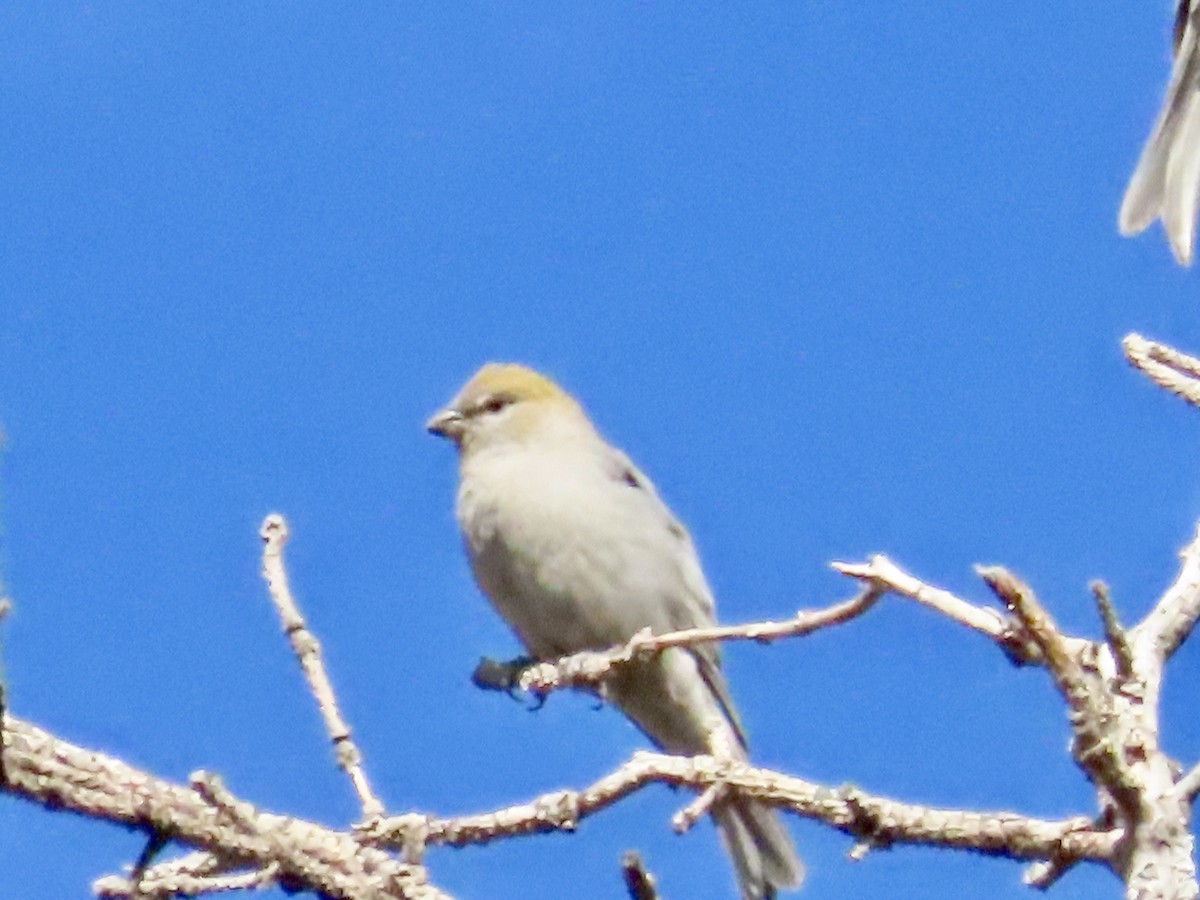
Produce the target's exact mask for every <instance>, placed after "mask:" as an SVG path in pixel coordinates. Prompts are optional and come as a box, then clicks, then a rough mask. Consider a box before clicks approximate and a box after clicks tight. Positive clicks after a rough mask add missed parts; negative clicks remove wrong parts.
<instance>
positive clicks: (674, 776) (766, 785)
mask: <svg viewBox="0 0 1200 900" xmlns="http://www.w3.org/2000/svg"><path fill="white" fill-rule="evenodd" d="M653 783H662V784H670V785H674V786H677V787H688V788H692V789H694V790H696V791H704V790H706V789H707V788H710V787H713V786H718V785H719V786H722V787H724V788H725V789H726V790H732V791H736V792H739V793H744V794H747V795H749V796H752V797H754V798H756V799H759V800H762V801H764V802H766V803H769V804H771V805H772V806H775V807H778V808H779V809H782V810H787V811H790V812H793V813H796V814H797V815H800V816H803V817H805V818H809V819H815V820H817V821H821V822H824V823H826V824H827V825H830V826H832V827H834V828H836V829H838V830H839V831H842V832H844V833H845V834H847V835H849V836H851V837H853V838H855V839H856V840H859V841H864V842H868V843H870V844H871V845H872V846H876V847H879V846H888V845H893V844H920V845H924V846H931V847H946V848H955V849H959V850H972V851H975V852H978V853H985V854H990V855H1001V856H1009V857H1014V858H1017V859H1043V858H1047V857H1054V858H1062V859H1075V860H1091V861H1098V862H1107V861H1108V860H1109V859H1111V857H1112V855H1113V852H1114V848H1115V847H1116V845H1117V843H1118V841H1119V840H1120V837H1121V834H1120V832H1119V831H1112V830H1103V829H1097V828H1096V827H1095V826H1094V824H1093V823H1092V822H1091V821H1090V820H1088V819H1085V818H1077V819H1068V820H1062V821H1047V820H1043V819H1036V818H1032V817H1029V816H1023V815H1019V814H1017V813H1009V812H969V811H964V810H952V809H937V808H933V807H928V806H922V805H919V804H912V803H901V802H899V801H896V800H890V799H887V798H884V797H879V796H876V795H872V794H867V793H864V792H862V791H859V790H858V789H856V788H853V787H843V788H837V789H834V788H830V787H828V786H825V785H820V784H814V783H813V782H810V781H805V780H804V779H801V778H796V777H793V776H790V775H783V774H780V773H778V772H773V771H771V770H769V769H761V768H757V767H755V766H751V765H747V764H745V763H741V762H737V761H732V760H721V759H717V758H716V757H711V756H697V757H690V758H689V757H682V756H670V755H667V754H662V753H637V754H634V756H633V758H632V759H630V760H629V762H627V763H625V764H624V765H623V766H621V767H620V768H619V769H617V770H616V771H615V772H613V773H612V774H610V775H607V776H605V777H604V778H601V779H600V780H598V781H596V782H594V783H593V784H591V785H588V786H587V787H585V788H582V789H581V790H578V791H555V792H552V793H549V794H543V795H541V796H539V797H537V798H535V799H534V800H532V801H531V802H529V803H523V804H520V805H517V806H511V807H507V808H505V809H501V810H495V811H493V812H487V813H482V814H479V815H472V816H458V817H454V818H437V817H433V816H429V817H424V816H414V815H405V816H400V817H396V818H394V819H381V820H377V821H376V822H374V823H370V824H369V825H367V826H366V827H365V829H364V834H365V835H366V836H367V837H369V838H371V839H372V840H377V841H379V842H381V844H382V845H384V846H389V847H392V848H395V849H399V848H400V847H402V846H404V845H405V843H406V842H407V841H410V840H411V839H412V834H413V832H414V831H419V832H420V833H421V835H422V838H423V840H424V841H425V842H427V843H430V844H443V845H449V846H455V847H460V846H464V845H467V844H481V843H486V842H488V841H492V840H496V839H498V838H502V837H511V836H514V835H527V834H542V833H546V832H551V831H573V830H574V829H575V827H576V826H577V825H578V823H579V821H580V820H581V819H583V818H586V817H587V816H589V815H594V814H595V813H597V812H600V811H601V810H603V809H605V808H607V807H609V806H611V805H613V804H614V803H616V802H618V801H619V800H621V799H622V798H624V797H626V796H628V795H629V794H631V793H633V792H634V791H637V790H640V789H641V788H643V787H645V786H646V785H648V784H653Z"/></svg>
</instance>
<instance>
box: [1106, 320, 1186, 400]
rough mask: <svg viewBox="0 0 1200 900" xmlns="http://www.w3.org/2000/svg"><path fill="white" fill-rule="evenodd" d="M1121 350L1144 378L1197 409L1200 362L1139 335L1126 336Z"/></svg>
mask: <svg viewBox="0 0 1200 900" xmlns="http://www.w3.org/2000/svg"><path fill="white" fill-rule="evenodd" d="M1121 346H1122V348H1124V350H1125V358H1126V359H1128V360H1129V362H1130V364H1132V365H1133V366H1135V367H1136V368H1138V369H1140V370H1141V371H1142V372H1143V373H1145V375H1146V377H1147V378H1149V379H1150V380H1151V381H1153V382H1154V383H1155V384H1157V385H1158V386H1159V387H1161V388H1163V389H1165V390H1168V391H1170V392H1171V393H1172V394H1174V395H1175V396H1177V397H1179V398H1181V399H1183V400H1184V401H1186V402H1187V403H1189V404H1191V405H1192V406H1200V360H1198V359H1196V357H1194V356H1189V355H1188V354H1186V353H1181V352H1180V351H1178V350H1176V349H1175V348H1174V347H1169V346H1167V345H1166V344H1161V343H1159V342H1158V341H1152V340H1149V339H1147V338H1144V337H1142V336H1141V335H1140V334H1128V335H1126V336H1125V338H1124V340H1122V341H1121Z"/></svg>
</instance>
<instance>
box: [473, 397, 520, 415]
mask: <svg viewBox="0 0 1200 900" xmlns="http://www.w3.org/2000/svg"><path fill="white" fill-rule="evenodd" d="M512 402H513V398H512V397H510V396H508V395H507V394H493V395H492V396H490V397H488V398H487V399H486V400H484V401H483V402H482V403H481V404H479V409H480V410H481V411H482V412H485V413H498V412H500V410H502V409H504V407H506V406H509V405H510V404H511V403H512Z"/></svg>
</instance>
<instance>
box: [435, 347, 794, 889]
mask: <svg viewBox="0 0 1200 900" xmlns="http://www.w3.org/2000/svg"><path fill="white" fill-rule="evenodd" d="M426 428H427V429H428V431H430V432H431V433H432V434H435V435H437V436H440V437H442V438H446V439H448V440H449V441H450V442H451V443H452V444H454V446H455V447H456V448H457V451H458V463H459V482H458V491H457V499H456V503H455V513H456V517H457V519H458V524H459V527H460V529H461V531H462V537H463V544H464V547H465V549H466V554H467V557H468V560H469V563H470V567H471V570H472V572H473V574H474V576H475V580H476V582H477V584H478V586H479V588H480V589H481V591H482V592H483V594H484V595H486V597H487V599H488V600H489V601H490V602H491V604H492V606H493V607H494V608H495V610H496V612H498V613H499V614H500V616H501V618H503V619H504V620H505V622H506V623H507V624H508V626H509V627H510V628H511V630H512V631H513V632H515V634H516V636H517V638H518V639H519V640H520V642H521V643H522V644H523V645H524V647H525V649H526V650H527V651H528V653H529V654H530V655H531V656H532V657H533V658H534V659H535V660H551V659H557V658H559V657H562V656H566V655H569V654H572V653H578V652H582V651H587V650H593V651H594V650H606V649H609V648H611V647H614V646H617V645H619V644H622V643H624V642H626V641H628V640H629V639H630V638H631V637H633V636H634V635H635V634H637V633H638V632H640V631H642V630H643V629H646V628H650V629H651V630H652V631H653V632H654V633H655V634H662V633H666V632H669V631H676V630H680V629H687V628H697V627H703V626H710V625H713V624H715V621H716V619H715V610H714V602H713V595H712V591H711V590H710V589H709V586H708V583H707V581H706V579H705V577H704V572H703V571H702V569H701V566H700V560H699V557H698V555H697V553H696V549H695V547H694V545H693V543H692V540H691V537H690V536H689V534H688V532H687V531H686V530H685V529H684V527H683V526H682V525H681V524H680V523H679V521H678V520H677V519H676V518H675V516H674V515H673V514H672V513H671V511H670V509H668V508H667V506H666V504H665V503H664V502H663V501H662V500H661V499H660V498H659V495H658V492H657V491H656V490H655V488H654V485H653V484H652V483H651V482H650V480H649V479H648V478H647V477H646V476H645V475H644V474H643V473H642V472H641V471H640V470H639V469H638V468H637V467H636V466H635V465H634V464H633V462H631V461H630V459H629V457H628V456H627V455H626V454H625V453H624V452H622V451H621V450H619V449H617V448H616V447H614V446H612V445H611V444H609V443H608V442H607V441H606V440H605V439H604V438H603V437H602V436H601V434H600V432H599V431H598V430H597V429H596V427H595V426H594V425H593V424H592V422H591V420H590V419H589V418H588V416H587V414H586V412H584V409H583V407H582V406H581V405H580V404H579V402H578V401H576V400H575V399H574V398H573V397H572V396H571V395H570V394H568V393H567V392H566V391H565V390H563V389H562V388H561V387H559V386H558V385H557V384H556V383H555V382H554V381H552V380H551V379H550V378H548V377H547V376H545V375H542V374H540V373H539V372H536V371H534V370H533V369H531V368H528V367H526V366H523V365H519V364H516V363H488V364H486V365H484V366H483V367H482V368H481V369H479V371H478V372H476V373H475V374H474V375H473V376H472V377H471V378H470V379H469V380H468V381H467V383H466V384H465V385H464V386H463V387H462V388H461V389H460V390H459V392H458V394H457V395H456V396H455V397H454V398H453V399H452V400H451V401H450V403H449V404H448V405H447V406H446V407H445V408H443V409H442V410H440V411H439V412H437V413H435V414H434V415H433V417H432V418H430V420H429V421H428V423H427V424H426ZM604 696H605V698H606V699H607V700H609V701H611V702H612V703H614V704H615V705H616V706H617V707H618V708H619V709H620V710H621V711H622V712H623V713H624V714H625V716H627V717H628V718H629V719H630V720H632V722H633V723H634V724H635V725H636V726H637V727H638V728H639V729H640V730H641V731H642V732H643V733H644V734H645V735H646V736H647V737H648V738H649V739H650V740H651V741H652V742H653V743H654V744H655V745H657V746H658V747H659V748H661V749H662V750H663V751H665V752H667V753H672V754H679V755H687V756H694V755H698V754H713V755H716V756H719V757H721V758H725V759H734V760H739V761H742V760H746V759H747V745H746V735H745V731H744V730H743V728H742V724H741V721H740V720H739V718H738V714H737V712H736V711H735V709H734V706H733V701H732V699H731V697H730V695H729V690H728V688H727V686H726V683H725V679H724V677H723V675H722V673H721V665H720V658H719V654H718V650H717V647H716V644H714V643H701V644H696V645H693V646H688V647H670V648H667V649H666V650H664V651H662V652H661V653H660V654H658V655H656V656H654V657H652V658H650V659H645V660H636V661H634V662H632V663H631V664H629V665H624V666H621V667H620V668H619V669H618V670H617V672H616V674H615V675H614V676H613V678H612V679H611V681H610V682H608V683H607V684H606V685H605V689H604ZM711 813H712V817H713V819H714V821H715V824H716V827H717V831H718V833H719V835H720V837H721V841H722V843H723V845H724V846H725V849H726V851H727V853H728V854H729V856H730V857H731V859H732V861H733V865H734V870H735V874H736V877H737V882H738V886H739V890H740V894H741V897H742V898H743V900H771V898H774V897H775V896H776V894H777V893H778V892H779V891H781V890H786V889H791V888H795V887H799V885H800V882H801V880H802V878H803V875H804V868H803V865H802V863H801V862H800V859H799V857H798V856H797V855H796V851H795V848H794V847H793V845H792V842H791V839H790V837H789V836H788V833H787V831H786V829H785V828H784V826H783V823H782V821H781V820H780V819H779V817H778V815H777V814H776V813H775V812H774V811H773V810H772V809H771V808H770V807H769V806H767V805H765V804H763V803H761V802H759V801H756V800H753V799H750V798H747V797H744V796H737V795H736V794H733V793H727V794H724V795H721V796H718V799H717V801H716V802H715V803H714V804H713V807H712V810H711Z"/></svg>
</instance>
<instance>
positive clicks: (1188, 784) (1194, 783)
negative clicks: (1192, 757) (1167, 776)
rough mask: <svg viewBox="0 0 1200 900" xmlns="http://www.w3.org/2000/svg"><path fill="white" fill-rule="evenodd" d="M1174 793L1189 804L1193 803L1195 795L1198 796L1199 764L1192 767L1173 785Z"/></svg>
mask: <svg viewBox="0 0 1200 900" xmlns="http://www.w3.org/2000/svg"><path fill="white" fill-rule="evenodd" d="M1175 792H1176V794H1178V796H1180V797H1182V798H1184V799H1185V800H1187V801H1188V802H1189V803H1192V802H1194V801H1195V799H1196V795H1197V794H1200V763H1197V764H1196V765H1194V766H1192V768H1191V769H1189V770H1188V772H1187V774H1186V775H1184V776H1183V777H1182V778H1180V779H1179V781H1178V782H1177V783H1176V785H1175Z"/></svg>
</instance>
